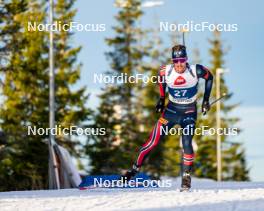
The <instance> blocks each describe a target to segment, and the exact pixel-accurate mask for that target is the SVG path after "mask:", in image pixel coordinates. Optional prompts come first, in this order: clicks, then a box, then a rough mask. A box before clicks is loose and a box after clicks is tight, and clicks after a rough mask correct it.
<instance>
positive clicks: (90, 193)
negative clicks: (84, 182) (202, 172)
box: [0, 179, 264, 211]
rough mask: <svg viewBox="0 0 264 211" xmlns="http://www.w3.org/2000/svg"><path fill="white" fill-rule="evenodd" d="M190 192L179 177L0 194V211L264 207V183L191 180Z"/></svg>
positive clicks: (252, 208) (261, 208)
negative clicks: (150, 184)
mask: <svg viewBox="0 0 264 211" xmlns="http://www.w3.org/2000/svg"><path fill="white" fill-rule="evenodd" d="M192 186H193V189H192V191H191V192H182V193H181V192H179V187H180V180H179V179H174V180H173V181H172V186H171V187H166V188H133V189H131V188H129V189H120V188H116V189H106V188H98V189H90V190H77V189H64V190H40V191H13V192H1V193H0V210H1V211H7V210H34V211H35V210H45V211H51V210H52V211H53V210H66V211H67V210H161V209H162V210H188V211H193V210H199V211H203V210H213V211H218V210H224V211H229V210H230V211H231V210H239V211H240V210H249V211H251V210H254V211H257V210H261V211H263V210H264V182H214V181H211V180H201V179H194V180H193V183H192Z"/></svg>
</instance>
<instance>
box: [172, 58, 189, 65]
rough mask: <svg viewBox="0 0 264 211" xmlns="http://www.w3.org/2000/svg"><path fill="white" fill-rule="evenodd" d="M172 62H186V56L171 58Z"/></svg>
mask: <svg viewBox="0 0 264 211" xmlns="http://www.w3.org/2000/svg"><path fill="white" fill-rule="evenodd" d="M172 62H173V63H174V64H176V63H178V62H180V63H185V62H187V58H175V59H172Z"/></svg>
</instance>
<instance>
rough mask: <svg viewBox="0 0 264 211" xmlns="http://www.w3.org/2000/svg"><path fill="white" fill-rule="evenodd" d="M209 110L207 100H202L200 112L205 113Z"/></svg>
mask: <svg viewBox="0 0 264 211" xmlns="http://www.w3.org/2000/svg"><path fill="white" fill-rule="evenodd" d="M209 110H210V103H209V101H207V100H204V101H203V104H202V113H203V115H205V114H206V113H207V112H208V111H209Z"/></svg>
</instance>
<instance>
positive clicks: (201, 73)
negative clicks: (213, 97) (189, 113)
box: [196, 64, 214, 115]
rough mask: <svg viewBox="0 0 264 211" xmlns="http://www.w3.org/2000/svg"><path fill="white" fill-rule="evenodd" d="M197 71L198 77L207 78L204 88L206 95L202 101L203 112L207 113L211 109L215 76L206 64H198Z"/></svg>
mask: <svg viewBox="0 0 264 211" xmlns="http://www.w3.org/2000/svg"><path fill="white" fill-rule="evenodd" d="M196 73H197V76H198V78H203V79H205V88H204V97H203V103H202V112H203V114H204V115H205V114H206V112H207V111H209V110H210V103H209V98H210V94H211V90H212V86H213V80H214V77H213V75H212V73H211V72H210V71H209V70H208V69H207V68H206V67H204V66H202V65H200V64H197V65H196Z"/></svg>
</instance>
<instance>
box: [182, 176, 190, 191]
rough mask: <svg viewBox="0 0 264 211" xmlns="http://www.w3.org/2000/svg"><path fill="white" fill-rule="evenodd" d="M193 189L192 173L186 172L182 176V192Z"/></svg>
mask: <svg viewBox="0 0 264 211" xmlns="http://www.w3.org/2000/svg"><path fill="white" fill-rule="evenodd" d="M190 188H191V172H190V171H185V172H183V175H182V184H181V189H180V192H183V191H189V190H190Z"/></svg>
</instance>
